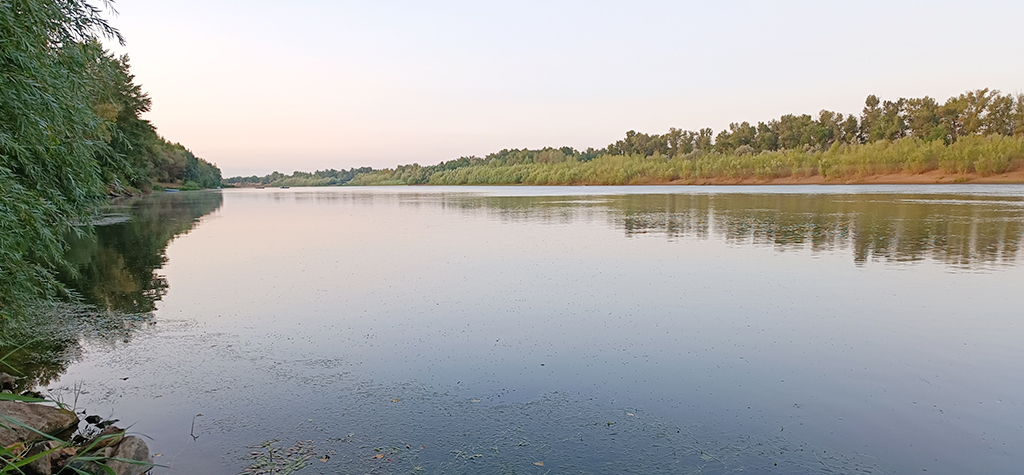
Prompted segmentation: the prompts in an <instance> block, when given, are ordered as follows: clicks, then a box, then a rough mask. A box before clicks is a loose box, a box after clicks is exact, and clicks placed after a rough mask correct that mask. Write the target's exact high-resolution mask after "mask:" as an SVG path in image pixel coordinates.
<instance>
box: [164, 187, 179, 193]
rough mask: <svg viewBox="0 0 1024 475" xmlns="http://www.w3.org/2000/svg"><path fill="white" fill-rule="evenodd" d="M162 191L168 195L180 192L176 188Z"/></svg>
mask: <svg viewBox="0 0 1024 475" xmlns="http://www.w3.org/2000/svg"><path fill="white" fill-rule="evenodd" d="M164 191H166V192H168V193H177V192H179V191H181V190H179V189H177V188H164Z"/></svg>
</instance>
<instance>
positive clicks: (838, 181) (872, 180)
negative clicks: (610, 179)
mask: <svg viewBox="0 0 1024 475" xmlns="http://www.w3.org/2000/svg"><path fill="white" fill-rule="evenodd" d="M631 184H643V185H660V184H665V185H929V184H943V185H949V184H1003V185H1006V184H1024V168H1022V169H1017V170H1013V171H1008V172H1006V173H1001V174H999V175H988V176H985V175H982V174H980V173H957V174H950V173H944V172H942V171H941V170H931V171H928V172H924V173H887V174H873V175H864V176H856V177H841V178H828V177H823V176H821V175H811V176H786V177H776V178H768V179H761V178H757V177H746V178H731V177H712V178H699V179H686V180H670V181H663V182H655V181H651V182H648V183H643V182H634V183H631Z"/></svg>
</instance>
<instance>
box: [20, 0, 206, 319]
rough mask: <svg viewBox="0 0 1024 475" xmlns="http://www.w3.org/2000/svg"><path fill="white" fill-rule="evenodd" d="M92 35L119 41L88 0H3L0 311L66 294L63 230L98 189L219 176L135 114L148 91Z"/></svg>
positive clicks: (144, 106)
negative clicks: (61, 276) (62, 276)
mask: <svg viewBox="0 0 1024 475" xmlns="http://www.w3.org/2000/svg"><path fill="white" fill-rule="evenodd" d="M100 37H106V38H110V39H114V40H116V41H121V42H122V43H123V41H122V38H121V36H120V34H119V33H118V32H117V31H116V30H115V29H113V28H112V27H110V25H109V24H108V23H107V22H106V20H105V19H104V18H103V16H102V11H101V10H99V9H97V8H95V7H94V6H92V5H91V4H90V3H89V2H87V1H86V0H60V1H57V0H4V1H0V318H2V317H3V316H5V315H7V314H8V313H12V312H16V310H17V307H19V306H20V305H21V304H22V303H24V302H26V301H28V300H32V299H48V298H52V297H55V296H57V295H62V294H63V295H67V294H68V293H69V291H68V289H66V288H64V286H62V285H61V284H60V283H59V282H58V281H57V280H56V279H55V278H54V275H55V272H56V271H57V270H59V269H62V268H66V267H67V266H68V263H67V261H66V259H65V250H66V245H67V241H66V237H67V236H68V235H70V234H72V233H76V232H77V233H80V232H83V231H82V229H83V228H82V224H84V223H88V222H89V221H90V219H91V216H92V214H93V213H94V211H95V210H96V207H97V206H98V205H99V204H101V203H102V202H103V198H104V197H105V196H108V195H110V194H125V193H138V192H146V191H148V190H150V189H151V188H152V187H153V185H154V183H155V182H160V183H166V184H175V185H178V184H180V185H185V186H189V187H193V188H199V187H215V186H219V185H220V170H219V169H218V168H217V167H216V166H214V165H213V164H211V163H209V162H207V161H205V160H202V159H200V158H198V157H196V156H195V155H194V154H192V153H191V152H190V151H188V150H187V149H185V147H183V146H181V145H180V144H172V143H169V142H167V141H166V140H164V139H163V138H161V137H160V136H159V135H157V133H156V130H155V128H154V127H153V125H152V124H150V123H149V121H147V120H144V119H142V118H141V117H140V115H141V114H142V113H144V112H146V111H148V110H149V108H150V106H151V101H150V98H149V96H148V95H147V94H146V93H144V92H143V91H142V89H141V87H140V86H139V85H138V84H135V82H134V76H133V75H132V74H131V72H130V71H129V61H128V57H127V56H119V57H117V56H114V55H112V54H111V53H109V52H108V51H105V50H104V49H103V47H102V46H101V44H100V42H99V40H98V38H100ZM12 309H13V310H12Z"/></svg>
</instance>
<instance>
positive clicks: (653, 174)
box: [224, 89, 1024, 187]
mask: <svg viewBox="0 0 1024 475" xmlns="http://www.w3.org/2000/svg"><path fill="white" fill-rule="evenodd" d="M967 182H970V183H1024V94H1017V95H1015V96H1014V95H1009V94H1001V93H1000V92H999V91H996V90H990V89H978V90H975V91H969V92H966V93H964V94H961V95H959V96H956V97H950V98H949V99H947V100H946V101H945V102H944V103H941V104H940V103H939V102H938V101H936V100H935V99H932V98H931V97H927V96H925V97H923V98H911V99H905V98H900V99H897V100H894V101H890V100H884V101H883V100H881V99H879V98H878V97H876V96H874V95H870V96H868V97H867V99H866V100H865V104H864V109H863V110H862V111H861V114H860V115H854V114H842V113H836V112H832V111H828V110H822V111H820V112H819V113H818V116H817V117H816V118H814V117H811V116H810V115H807V114H804V115H793V114H787V115H784V116H782V117H780V118H778V119H775V120H771V121H768V122H758V123H757V124H756V125H751V124H750V123H748V122H742V123H732V124H730V125H729V129H728V130H723V131H721V132H719V133H717V134H715V133H714V131H713V130H712V129H710V128H704V129H700V130H697V131H687V130H679V129H675V128H672V129H669V131H668V132H667V133H665V134H653V135H648V134H645V133H638V132H635V131H629V132H627V133H626V136H625V137H624V138H623V139H621V140H619V141H617V142H615V143H612V144H609V145H608V146H606V147H604V148H602V149H593V148H588V149H586V150H584V151H580V150H576V149H574V148H572V147H560V148H553V147H547V148H543V149H537V150H530V149H505V150H501V151H499V152H495V153H491V154H489V155H487V156H485V157H483V158H480V157H475V156H471V157H462V158H459V159H456V160H451V161H447V162H441V163H439V164H437V165H428V166H421V165H419V164H416V163H414V164H411V165H401V166H398V167H395V168H386V169H372V168H365V167H364V168H358V169H357V168H352V169H349V170H340V171H339V170H333V169H330V170H318V171H316V172H312V173H309V172H301V171H296V172H294V173H292V174H291V175H284V174H282V173H279V172H274V173H271V174H269V175H266V176H263V177H259V176H249V177H240V176H239V177H231V178H227V179H225V180H224V183H225V184H226V185H227V186H242V187H244V186H289V187H290V186H331V185H638V184H694V185H697V184H824V183H967Z"/></svg>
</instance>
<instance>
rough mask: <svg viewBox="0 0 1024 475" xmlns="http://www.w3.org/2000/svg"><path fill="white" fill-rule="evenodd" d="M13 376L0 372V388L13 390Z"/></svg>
mask: <svg viewBox="0 0 1024 475" xmlns="http://www.w3.org/2000/svg"><path fill="white" fill-rule="evenodd" d="M14 383H15V381H14V376H11V375H9V374H7V373H3V372H0V390H7V391H14Z"/></svg>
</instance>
